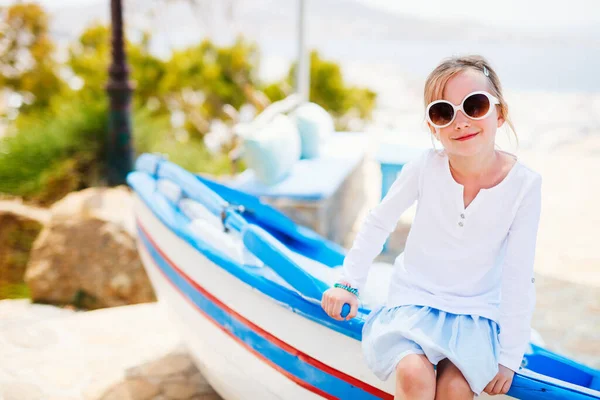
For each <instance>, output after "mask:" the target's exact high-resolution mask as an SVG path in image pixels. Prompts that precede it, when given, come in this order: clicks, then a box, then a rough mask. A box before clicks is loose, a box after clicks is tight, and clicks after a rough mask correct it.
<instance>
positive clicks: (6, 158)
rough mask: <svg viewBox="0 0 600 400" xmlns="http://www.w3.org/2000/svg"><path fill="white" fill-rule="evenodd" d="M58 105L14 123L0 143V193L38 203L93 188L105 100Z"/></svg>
mask: <svg viewBox="0 0 600 400" xmlns="http://www.w3.org/2000/svg"><path fill="white" fill-rule="evenodd" d="M71 100H72V101H69V102H60V101H58V102H57V104H59V105H57V106H56V107H55V108H54V109H53V110H52V111H46V112H43V113H36V114H27V115H24V116H22V117H21V118H19V119H17V122H16V124H15V126H13V127H12V129H11V131H12V132H9V135H8V136H6V137H4V138H2V139H0V192H3V193H8V194H12V195H16V196H21V197H24V198H25V199H29V200H32V201H35V202H37V203H41V204H48V203H52V202H53V201H55V200H57V199H59V198H61V197H62V196H64V195H65V194H67V193H68V192H70V191H73V190H77V189H80V188H83V187H87V186H90V185H93V184H94V183H95V182H93V181H90V180H94V176H96V174H92V173H91V171H95V170H97V169H98V168H99V165H97V159H96V158H97V154H99V153H100V149H101V146H102V144H103V142H104V138H105V136H106V130H107V109H106V102H105V101H102V100H101V101H96V102H95V103H86V102H81V101H79V100H77V99H76V98H74V99H71Z"/></svg>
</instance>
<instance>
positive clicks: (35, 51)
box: [0, 3, 65, 112]
mask: <svg viewBox="0 0 600 400" xmlns="http://www.w3.org/2000/svg"><path fill="white" fill-rule="evenodd" d="M0 14H1V22H0V24H1V25H2V26H1V28H2V29H0V72H1V73H0V87H4V88H7V89H8V90H11V91H13V92H16V93H18V94H20V95H21V96H22V98H23V100H24V104H23V105H22V106H21V107H20V111H21V112H27V111H29V110H32V109H43V108H45V107H47V106H48V104H49V103H50V99H51V98H52V97H53V96H54V95H55V94H57V93H59V92H60V91H61V90H62V89H63V88H64V86H65V84H64V82H63V81H62V80H61V79H60V77H59V76H58V72H57V71H58V66H57V63H56V61H55V60H54V44H53V43H52V40H51V39H50V35H49V32H48V15H47V14H46V12H45V11H44V10H43V9H42V8H41V7H40V6H39V5H37V4H34V3H18V4H14V5H12V6H10V7H8V8H6V7H2V8H0Z"/></svg>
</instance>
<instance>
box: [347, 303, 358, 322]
mask: <svg viewBox="0 0 600 400" xmlns="http://www.w3.org/2000/svg"><path fill="white" fill-rule="evenodd" d="M357 313H358V301H355V302H353V303H352V306H351V307H350V313H349V314H348V316H347V317H346V319H347V320H350V319H352V318H354V317H356V314H357Z"/></svg>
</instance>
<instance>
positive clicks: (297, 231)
mask: <svg viewBox="0 0 600 400" xmlns="http://www.w3.org/2000/svg"><path fill="white" fill-rule="evenodd" d="M127 181H128V184H129V185H130V186H131V188H132V189H133V191H134V194H135V203H134V204H135V206H134V212H135V217H136V223H137V233H138V237H137V243H138V248H139V253H140V257H141V259H142V261H143V264H144V267H145V269H146V270H147V273H148V275H149V277H150V280H151V282H152V285H153V287H154V289H155V291H156V294H157V297H158V299H159V303H161V304H162V305H163V306H164V307H165V308H166V310H167V311H168V314H169V316H170V318H171V320H172V323H173V324H174V325H175V326H176V328H177V329H178V330H179V332H180V333H181V335H182V338H183V340H184V341H185V343H186V345H187V346H188V348H189V351H190V353H191V355H192V356H193V359H194V361H195V363H196V364H197V366H198V368H199V369H200V370H201V372H202V374H203V375H204V376H205V377H206V379H207V380H208V382H209V383H210V384H211V386H212V387H213V388H214V389H215V390H216V391H217V392H218V393H219V394H220V395H221V396H222V397H223V398H224V399H226V400H236V399H261V400H268V399H286V400H287V399H290V400H291V399H302V400H304V399H323V398H324V399H393V397H394V396H393V393H394V385H395V382H394V377H393V376H392V377H390V379H389V380H388V381H385V382H383V381H380V380H379V379H377V378H376V377H375V376H374V375H373V374H372V373H371V372H370V371H369V369H368V368H367V366H366V364H365V362H364V361H363V359H362V352H361V347H360V340H361V330H362V326H363V324H364V320H365V317H366V316H367V315H368V314H369V312H370V311H371V309H372V308H373V307H375V306H376V305H377V304H379V303H380V302H382V301H384V299H385V288H386V287H387V285H386V282H387V281H388V279H389V276H390V273H391V268H392V266H391V265H389V264H384V263H375V264H373V266H372V269H371V272H370V274H369V279H368V282H367V284H366V287H365V289H364V291H363V292H364V293H362V295H361V306H360V308H359V313H358V316H357V317H356V318H354V319H352V320H349V321H336V320H334V319H332V318H330V317H328V316H327V315H326V314H325V312H324V311H323V310H322V309H321V307H320V301H321V297H322V294H323V292H324V291H325V290H326V289H327V288H328V287H330V286H331V285H332V283H333V282H334V281H335V280H336V279H337V278H338V277H339V274H340V265H341V264H342V261H343V258H344V254H345V250H344V249H343V248H342V247H340V246H338V245H337V244H335V243H332V242H330V241H328V240H326V239H324V238H323V237H321V236H319V235H317V234H316V233H315V232H313V231H311V230H309V229H307V228H306V227H303V226H299V225H297V224H295V223H294V222H293V221H292V220H290V219H289V218H287V217H286V216H285V215H283V214H282V213H281V212H279V211H277V210H276V209H274V208H272V207H270V206H268V205H266V204H264V203H263V202H261V201H260V199H259V198H257V197H254V196H251V195H248V194H247V193H243V192H239V191H237V190H234V189H232V188H230V187H227V186H225V185H223V184H221V183H219V182H216V181H213V180H209V179H206V178H204V177H201V176H198V175H195V174H193V173H190V172H189V171H186V170H185V169H183V168H181V167H179V166H177V165H175V164H173V163H171V162H169V161H167V160H165V159H163V158H161V157H160V156H157V155H152V154H144V155H142V156H140V157H139V158H138V160H137V162H136V168H135V170H134V171H133V172H131V173H130V174H129V175H128V178H127ZM481 397H486V395H483V394H482V396H481ZM494 398H501V396H495V397H494ZM502 398H518V399H544V400H550V399H556V400H558V399H561V400H564V399H578V400H584V399H600V371H598V370H595V369H592V368H589V367H587V366H585V365H582V364H580V363H577V362H575V361H573V360H571V359H568V358H566V357H563V356H561V355H559V354H556V353H553V352H552V351H549V350H548V349H546V348H544V346H542V345H540V342H539V341H538V343H534V342H531V343H530V345H529V348H528V351H527V353H526V354H525V356H524V359H523V363H522V367H521V368H520V370H519V371H518V373H517V374H515V377H514V380H513V384H512V387H511V389H510V391H509V393H508V395H507V396H503V397H502Z"/></svg>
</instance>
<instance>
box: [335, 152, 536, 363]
mask: <svg viewBox="0 0 600 400" xmlns="http://www.w3.org/2000/svg"><path fill="white" fill-rule="evenodd" d="M541 182H542V179H541V176H540V175H539V174H538V173H536V172H534V171H532V170H531V169H529V168H528V167H526V166H525V165H523V164H522V163H521V162H520V161H519V160H517V162H516V163H515V164H514V166H513V167H512V169H511V170H510V172H509V173H508V175H507V176H506V177H505V178H504V179H503V180H502V181H501V182H500V183H499V184H497V185H496V186H494V187H492V188H489V189H481V190H480V191H479V193H478V194H477V196H476V197H475V199H473V201H472V202H471V203H470V204H469V206H468V207H467V208H465V207H464V200H463V189H464V188H463V186H462V185H460V184H459V183H457V182H456V181H455V180H454V178H453V176H452V174H451V172H450V166H449V162H448V156H447V154H446V153H445V152H443V151H438V150H429V151H425V152H424V153H423V155H421V156H420V157H418V158H417V159H415V160H413V161H411V162H409V163H407V164H406V165H405V166H404V168H403V169H402V171H401V172H400V174H399V176H398V178H397V179H396V181H395V182H394V184H393V185H392V187H391V188H390V190H389V192H388V194H387V195H386V196H385V198H384V199H383V200H382V202H381V203H380V204H379V205H378V206H377V207H375V208H373V209H372V210H371V211H370V212H369V214H368V215H367V217H366V219H365V221H364V223H363V225H362V228H361V229H360V231H359V232H358V235H357V237H356V239H355V240H354V244H353V246H352V248H351V249H350V251H349V252H348V254H347V255H346V258H345V260H344V266H343V269H342V270H343V273H342V279H343V280H345V281H347V282H348V283H350V284H351V285H352V286H353V287H357V288H358V289H359V290H360V289H361V288H362V287H363V286H364V284H365V282H366V279H367V274H368V271H369V267H370V265H371V263H372V262H373V259H374V258H375V257H376V256H377V255H378V254H379V253H380V252H381V250H382V248H383V244H384V242H385V241H386V239H387V237H388V236H389V234H390V233H391V232H392V231H393V230H394V229H395V227H396V224H397V222H398V220H399V219H400V216H401V215H402V213H403V212H404V211H405V210H406V209H407V208H408V207H410V206H411V205H412V204H413V203H414V202H415V201H417V211H416V214H415V218H414V220H413V223H412V226H411V229H410V233H409V235H408V239H407V242H406V246H405V250H404V252H403V253H402V254H400V255H399V256H398V257H397V258H396V261H395V262H394V272H393V274H392V278H391V281H390V286H389V294H388V298H387V302H386V305H387V306H388V307H395V306H400V305H408V304H413V305H424V306H429V307H433V308H437V309H439V310H443V311H446V312H451V313H454V314H472V315H480V316H483V317H485V318H488V319H491V320H493V321H496V322H497V323H498V324H499V326H500V334H499V342H500V357H499V363H500V364H502V365H504V366H506V367H507V368H510V369H512V370H513V371H516V370H517V369H518V368H519V366H520V364H521V360H522V358H523V355H524V353H525V350H526V347H527V344H528V342H529V338H530V330H531V316H532V313H533V309H534V306H535V286H534V274H533V264H534V257H535V246H536V238H537V231H538V225H539V219H540V209H541Z"/></svg>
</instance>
